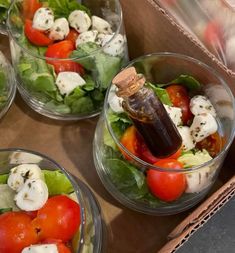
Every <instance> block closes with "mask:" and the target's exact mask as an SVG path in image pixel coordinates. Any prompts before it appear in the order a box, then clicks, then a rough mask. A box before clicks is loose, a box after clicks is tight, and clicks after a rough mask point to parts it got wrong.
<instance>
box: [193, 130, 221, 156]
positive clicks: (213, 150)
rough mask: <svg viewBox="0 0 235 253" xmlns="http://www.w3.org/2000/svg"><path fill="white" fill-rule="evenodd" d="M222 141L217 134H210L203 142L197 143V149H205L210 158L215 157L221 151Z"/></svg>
mask: <svg viewBox="0 0 235 253" xmlns="http://www.w3.org/2000/svg"><path fill="white" fill-rule="evenodd" d="M223 145H224V140H223V139H222V137H221V136H220V135H219V133H218V132H216V133H214V134H211V135H210V136H208V137H207V138H205V139H204V140H202V141H200V142H198V143H197V145H196V147H197V148H199V149H201V150H202V149H206V150H207V151H208V152H209V154H210V155H211V156H212V157H215V156H216V155H217V154H218V153H219V152H220V151H221V149H222V147H223Z"/></svg>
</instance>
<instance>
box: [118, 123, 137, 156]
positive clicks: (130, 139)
mask: <svg viewBox="0 0 235 253" xmlns="http://www.w3.org/2000/svg"><path fill="white" fill-rule="evenodd" d="M120 142H121V144H122V145H123V146H124V147H125V148H126V149H127V150H128V151H130V152H131V153H132V154H133V155H135V156H138V153H137V149H138V139H137V130H136V128H135V127H134V126H130V127H128V128H127V129H126V131H125V132H124V134H123V135H122V137H121V140H120ZM120 151H121V152H122V154H123V156H124V157H125V158H126V159H127V160H131V158H130V157H129V156H128V155H127V154H126V153H125V152H124V151H123V150H122V149H120Z"/></svg>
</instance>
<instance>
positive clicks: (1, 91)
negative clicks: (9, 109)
mask: <svg viewBox="0 0 235 253" xmlns="http://www.w3.org/2000/svg"><path fill="white" fill-rule="evenodd" d="M6 83H7V80H6V75H5V73H4V72H3V70H0V109H1V108H2V107H3V106H4V105H5V103H6V101H7V90H6Z"/></svg>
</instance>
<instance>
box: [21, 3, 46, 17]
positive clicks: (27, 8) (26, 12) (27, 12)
mask: <svg viewBox="0 0 235 253" xmlns="http://www.w3.org/2000/svg"><path fill="white" fill-rule="evenodd" d="M22 6H23V17H24V18H25V19H33V16H34V14H35V12H36V11H37V10H38V9H39V8H41V7H42V3H40V2H39V1H38V0H23V4H22Z"/></svg>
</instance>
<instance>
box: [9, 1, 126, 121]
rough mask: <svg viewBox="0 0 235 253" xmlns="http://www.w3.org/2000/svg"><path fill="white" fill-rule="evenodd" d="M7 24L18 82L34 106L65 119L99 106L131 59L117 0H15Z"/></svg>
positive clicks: (86, 114)
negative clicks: (116, 75)
mask: <svg viewBox="0 0 235 253" xmlns="http://www.w3.org/2000/svg"><path fill="white" fill-rule="evenodd" d="M7 26H8V32H9V35H10V46H11V54H12V59H13V65H14V69H15V72H16V75H17V80H18V88H19V91H20V93H21V95H22V97H23V99H24V100H25V101H26V102H27V103H28V104H29V105H30V106H31V107H32V108H33V109H34V110H35V111H37V112H39V113H41V114H43V115H46V116H48V117H51V118H54V119H62V120H71V119H72V120H73V119H82V118H87V117H92V116H95V115H97V114H98V113H99V112H100V110H101V108H102V106H103V102H104V98H105V93H106V90H107V87H108V85H109V83H110V82H111V80H112V78H113V77H114V75H115V74H117V72H118V71H119V70H120V69H121V67H122V66H123V64H124V63H125V62H126V60H127V46H126V37H125V32H124V28H123V20H122V10H121V6H120V3H119V1H118V0H116V1H111V0H110V1H107V2H106V4H103V3H102V2H98V3H95V2H94V1H91V0H84V1H82V3H80V1H77V0H65V1H52V0H48V1H45V0H43V1H41V0H23V1H20V0H15V1H14V2H13V3H12V5H11V7H10V10H9V16H8V22H7Z"/></svg>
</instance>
